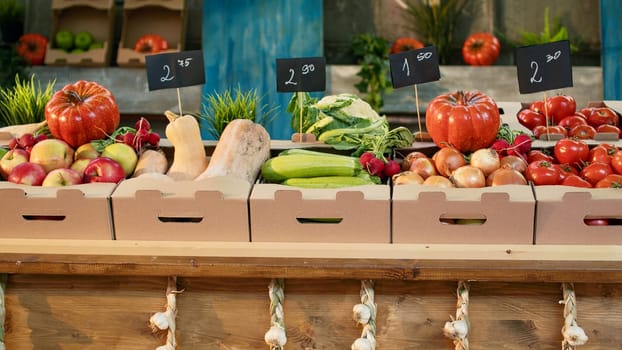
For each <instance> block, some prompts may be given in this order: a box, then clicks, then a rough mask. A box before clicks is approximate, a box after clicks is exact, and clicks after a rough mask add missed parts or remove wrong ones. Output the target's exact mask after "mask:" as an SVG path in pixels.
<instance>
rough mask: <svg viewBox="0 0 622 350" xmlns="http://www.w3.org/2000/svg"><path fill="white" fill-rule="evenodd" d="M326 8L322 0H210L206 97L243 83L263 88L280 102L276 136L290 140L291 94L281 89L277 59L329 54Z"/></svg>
mask: <svg viewBox="0 0 622 350" xmlns="http://www.w3.org/2000/svg"><path fill="white" fill-rule="evenodd" d="M322 13H323V6H322V0H295V1H292V0H229V1H213V0H205V1H204V2H203V33H202V37H203V38H202V40H203V55H204V61H205V75H206V78H205V80H206V83H205V85H204V88H203V96H206V95H207V94H210V93H213V92H223V91H225V90H226V89H227V88H230V89H235V88H237V87H238V86H240V87H241V89H242V90H243V91H247V90H251V89H257V93H258V95H259V96H264V102H265V103H268V104H269V105H270V106H275V105H276V106H279V107H278V110H279V113H278V115H277V117H276V118H275V120H274V122H273V123H272V124H271V125H270V126H268V131H269V132H270V136H271V138H272V139H290V138H291V135H292V133H293V129H292V128H291V126H290V119H291V116H290V115H289V114H288V113H286V112H285V107H286V106H287V103H288V102H289V99H290V98H291V94H289V93H286V94H284V93H277V92H276V62H275V61H276V59H277V58H293V57H311V56H323V55H324V50H323V41H324V37H323V17H322ZM203 129H205V128H203ZM202 136H203V138H204V139H209V138H210V136H209V135H208V134H207V133H206V132H204V133H203V135H202Z"/></svg>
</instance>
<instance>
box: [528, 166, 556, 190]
mask: <svg viewBox="0 0 622 350" xmlns="http://www.w3.org/2000/svg"><path fill="white" fill-rule="evenodd" d="M525 178H526V179H527V180H529V181H531V182H533V184H534V185H536V186H541V185H557V184H559V182H560V178H561V176H560V174H559V170H557V168H556V167H554V166H553V164H552V163H550V162H545V161H535V162H531V163H529V165H527V170H525Z"/></svg>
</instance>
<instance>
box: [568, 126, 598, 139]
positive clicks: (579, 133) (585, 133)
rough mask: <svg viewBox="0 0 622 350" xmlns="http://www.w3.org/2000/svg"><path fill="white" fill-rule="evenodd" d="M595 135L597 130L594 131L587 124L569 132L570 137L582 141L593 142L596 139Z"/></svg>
mask: <svg viewBox="0 0 622 350" xmlns="http://www.w3.org/2000/svg"><path fill="white" fill-rule="evenodd" d="M595 135H596V129H594V127H593V126H591V125H587V124H582V125H575V126H574V127H573V128H572V129H570V131H569V132H568V136H570V137H574V138H577V139H581V140H591V139H593V138H594V136H595Z"/></svg>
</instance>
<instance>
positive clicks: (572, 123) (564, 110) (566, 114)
mask: <svg viewBox="0 0 622 350" xmlns="http://www.w3.org/2000/svg"><path fill="white" fill-rule="evenodd" d="M547 115H548V118H547ZM516 117H517V119H518V122H519V123H520V124H521V125H523V126H524V127H526V128H528V129H529V130H531V132H532V133H533V135H534V137H535V138H540V136H541V135H544V134H547V133H548V134H561V135H562V136H564V137H574V138H578V139H583V140H584V139H593V138H594V136H595V135H596V134H597V133H613V134H616V135H617V137H618V138H620V137H622V131H621V129H620V128H621V126H620V118H619V116H618V114H617V113H616V112H615V111H614V110H612V109H611V108H609V107H604V106H599V107H593V106H590V107H584V108H581V109H579V110H577V103H576V101H575V99H574V98H573V97H572V96H570V95H557V96H552V97H548V98H547V99H546V102H545V101H543V100H542V101H535V102H533V103H531V105H529V108H525V109H522V110H520V111H519V112H518V114H517V116H516ZM547 119H548V120H547Z"/></svg>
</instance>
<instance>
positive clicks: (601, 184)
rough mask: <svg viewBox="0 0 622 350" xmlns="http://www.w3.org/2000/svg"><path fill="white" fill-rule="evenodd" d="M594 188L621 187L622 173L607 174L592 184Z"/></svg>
mask: <svg viewBox="0 0 622 350" xmlns="http://www.w3.org/2000/svg"><path fill="white" fill-rule="evenodd" d="M594 187H596V188H622V175H620V174H609V175H607V176H605V177H604V178H603V179H602V180H600V181H598V182H597V183H596V185H595V186H594Z"/></svg>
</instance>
